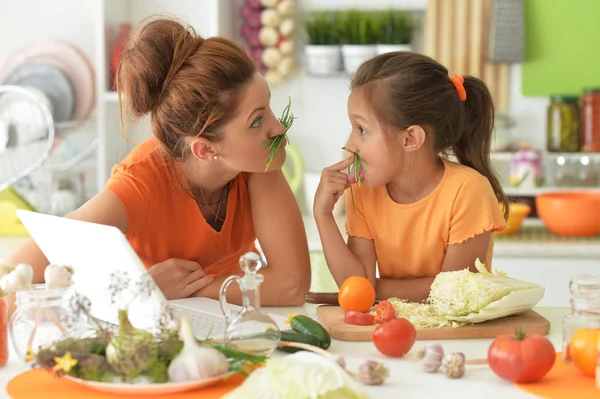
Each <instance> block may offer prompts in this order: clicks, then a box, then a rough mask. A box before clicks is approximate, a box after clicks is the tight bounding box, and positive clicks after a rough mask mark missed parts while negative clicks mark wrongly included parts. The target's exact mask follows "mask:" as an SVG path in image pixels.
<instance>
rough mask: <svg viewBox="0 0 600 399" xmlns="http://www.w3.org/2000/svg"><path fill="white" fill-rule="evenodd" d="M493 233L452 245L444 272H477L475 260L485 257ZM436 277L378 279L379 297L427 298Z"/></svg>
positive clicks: (417, 299) (415, 299)
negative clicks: (467, 268) (465, 270)
mask: <svg viewBox="0 0 600 399" xmlns="http://www.w3.org/2000/svg"><path fill="white" fill-rule="evenodd" d="M490 240H491V233H490V232H489V231H488V232H485V233H482V234H479V235H476V236H475V237H473V238H470V239H468V240H467V241H464V242H462V243H460V244H454V245H450V246H449V247H448V251H447V252H446V256H445V257H444V262H443V263H442V272H449V271H454V270H461V269H464V268H466V267H467V266H468V267H469V270H470V271H472V272H477V269H476V268H475V260H476V259H477V258H479V259H485V258H486V254H487V250H488V247H489V245H490ZM433 280H434V277H417V278H411V279H402V280H393V279H381V278H380V279H377V285H376V290H377V298H378V299H388V298H392V297H398V298H402V299H406V300H408V301H411V302H418V301H422V300H425V299H427V297H428V296H429V291H430V290H431V284H432V283H433Z"/></svg>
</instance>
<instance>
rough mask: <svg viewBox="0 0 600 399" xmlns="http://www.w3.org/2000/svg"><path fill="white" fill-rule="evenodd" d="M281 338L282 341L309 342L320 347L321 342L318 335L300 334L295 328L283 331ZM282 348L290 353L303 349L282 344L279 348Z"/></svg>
mask: <svg viewBox="0 0 600 399" xmlns="http://www.w3.org/2000/svg"><path fill="white" fill-rule="evenodd" d="M281 340H282V341H290V342H300V343H303V344H308V345H312V346H316V347H320V345H319V344H320V342H319V340H318V339H317V338H316V337H313V336H312V335H308V334H300V333H297V332H295V331H293V330H287V331H282V332H281ZM279 349H280V350H282V351H284V352H288V353H294V352H298V351H301V350H303V349H300V348H294V347H292V346H282V347H280V348H279Z"/></svg>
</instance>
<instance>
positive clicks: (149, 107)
mask: <svg viewBox="0 0 600 399" xmlns="http://www.w3.org/2000/svg"><path fill="white" fill-rule="evenodd" d="M117 88H118V91H119V98H120V103H121V104H122V103H123V102H124V103H125V106H126V109H121V112H122V115H121V120H123V117H124V113H125V110H128V111H130V112H131V113H132V114H133V116H137V117H141V116H143V115H146V114H148V113H149V114H150V116H151V122H152V131H153V133H154V137H153V138H152V139H150V140H148V141H146V142H144V143H142V144H140V145H139V146H137V147H136V148H135V149H134V150H133V151H132V152H131V153H130V154H129V155H128V156H127V157H126V158H125V160H123V161H122V162H121V163H120V164H118V165H116V166H115V167H114V168H113V173H112V176H111V177H110V179H109V181H108V182H107V184H106V188H105V189H104V190H103V191H102V192H100V193H99V194H98V195H96V196H95V197H94V198H92V199H91V200H90V201H89V202H87V203H86V204H85V205H83V206H82V207H81V208H80V209H78V210H77V211H75V212H74V213H73V214H72V215H70V216H69V217H71V218H74V219H80V220H84V221H90V222H95V223H101V224H108V225H113V226H116V227H118V228H119V229H121V231H123V233H125V234H126V236H127V238H128V239H129V242H130V243H131V244H132V246H133V248H134V249H135V250H136V252H137V253H138V255H139V256H140V258H141V259H142V261H143V262H144V263H145V265H146V267H147V268H148V270H149V272H150V274H151V275H152V277H153V278H154V280H155V281H156V283H157V284H158V286H159V287H160V288H161V290H162V291H163V293H164V294H165V296H166V297H167V298H168V299H177V298H184V297H189V296H204V297H210V298H215V299H216V298H218V293H219V289H220V287H221V284H222V282H223V281H224V280H225V279H226V278H227V277H228V276H230V275H232V274H242V271H241V270H240V266H239V263H238V262H239V258H240V256H241V255H242V254H244V253H245V252H247V251H253V250H255V248H254V242H255V240H256V238H258V240H259V241H260V244H261V247H262V249H263V250H264V253H265V256H266V258H267V259H268V260H269V265H268V267H266V268H264V269H262V270H261V271H260V272H261V273H262V274H263V275H264V276H265V281H264V287H263V288H262V289H261V301H262V303H263V304H265V305H267V306H269V305H271V306H291V305H300V304H302V303H304V293H305V292H306V291H308V287H309V286H310V260H309V254H308V244H307V239H306V233H305V230H304V225H303V222H302V217H301V214H300V210H299V208H298V205H297V203H296V200H295V198H294V196H293V194H292V192H291V190H290V187H289V186H288V184H287V182H286V180H285V179H284V178H283V177H282V176H280V170H279V168H280V165H281V164H282V163H283V161H284V159H285V150H284V148H283V147H281V148H280V150H279V152H278V154H277V155H276V156H275V159H274V160H273V162H272V163H271V166H270V167H269V170H268V171H267V172H266V173H265V167H266V165H267V163H268V162H269V155H268V150H267V146H265V143H266V142H268V140H269V139H271V138H273V137H276V136H279V135H282V134H284V132H285V128H284V126H283V125H282V124H281V123H279V121H278V120H277V118H276V117H275V115H273V112H272V111H271V108H270V106H269V101H270V91H269V87H268V85H267V83H266V82H265V80H264V79H263V77H262V76H261V75H260V74H259V73H258V72H257V70H256V66H255V64H254V62H253V61H252V59H251V58H250V57H249V56H248V55H247V54H246V53H245V51H244V50H243V49H242V48H241V46H239V45H237V44H236V43H234V42H233V41H230V40H228V39H225V38H220V37H211V38H207V39H204V38H202V37H200V36H198V35H196V34H195V33H194V32H193V30H192V29H190V28H187V27H185V26H183V25H181V24H180V23H178V22H175V21H171V20H167V19H158V20H155V21H152V22H150V23H148V24H146V25H145V26H143V27H142V28H141V30H140V32H139V33H138V34H137V36H136V37H135V38H134V39H133V40H132V43H131V45H130V47H129V48H128V49H127V51H126V52H125V53H124V54H123V58H122V61H121V63H120V65H119V68H118V71H117ZM98 245H102V243H101V242H99V243H98ZM7 261H8V262H11V263H13V264H18V263H29V264H31V265H32V266H33V267H34V269H35V276H34V280H35V282H41V281H42V280H43V271H44V268H45V267H46V266H47V264H48V261H47V260H46V259H45V257H44V255H43V254H42V253H41V251H40V249H39V248H38V247H37V245H36V244H35V243H34V242H33V241H30V242H28V243H27V244H25V245H24V247H23V248H21V249H20V250H18V251H17V252H16V253H14V254H12V256H11V257H9V258H8V259H7ZM229 300H230V301H232V302H236V303H241V295H240V292H239V291H237V292H235V291H232V296H231V298H229Z"/></svg>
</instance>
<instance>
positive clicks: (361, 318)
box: [344, 310, 375, 326]
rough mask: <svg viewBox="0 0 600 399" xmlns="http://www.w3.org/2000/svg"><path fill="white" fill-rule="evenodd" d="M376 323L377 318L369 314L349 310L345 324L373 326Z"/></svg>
mask: <svg viewBox="0 0 600 399" xmlns="http://www.w3.org/2000/svg"><path fill="white" fill-rule="evenodd" d="M374 321H375V316H373V315H372V314H369V313H362V312H355V311H353V310H347V311H346V313H345V314H344V323H347V324H354V325H355V326H371V325H373V322H374Z"/></svg>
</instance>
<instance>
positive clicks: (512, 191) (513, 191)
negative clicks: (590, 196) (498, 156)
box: [504, 186, 600, 197]
mask: <svg viewBox="0 0 600 399" xmlns="http://www.w3.org/2000/svg"><path fill="white" fill-rule="evenodd" d="M568 191H591V192H600V187H552V186H546V187H537V188H517V187H504V192H505V193H506V195H508V196H511V197H534V196H536V195H539V194H544V193H549V192H568Z"/></svg>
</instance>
